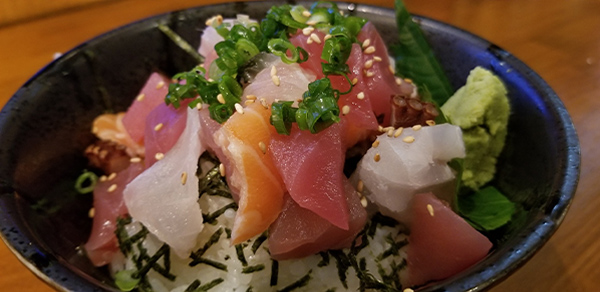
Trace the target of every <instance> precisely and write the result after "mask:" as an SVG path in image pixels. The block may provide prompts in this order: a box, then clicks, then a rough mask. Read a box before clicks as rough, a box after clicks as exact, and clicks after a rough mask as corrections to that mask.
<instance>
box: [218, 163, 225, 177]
mask: <svg viewBox="0 0 600 292" xmlns="http://www.w3.org/2000/svg"><path fill="white" fill-rule="evenodd" d="M219 173H220V174H221V176H225V165H223V163H221V164H219Z"/></svg>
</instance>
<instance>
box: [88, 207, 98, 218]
mask: <svg viewBox="0 0 600 292" xmlns="http://www.w3.org/2000/svg"><path fill="white" fill-rule="evenodd" d="M94 216H96V209H94V208H93V207H92V208H90V210H89V211H88V217H90V218H94Z"/></svg>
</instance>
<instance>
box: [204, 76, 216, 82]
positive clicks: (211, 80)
mask: <svg viewBox="0 0 600 292" xmlns="http://www.w3.org/2000/svg"><path fill="white" fill-rule="evenodd" d="M206 81H208V82H214V81H215V80H214V79H212V78H210V77H209V78H208V79H206Z"/></svg>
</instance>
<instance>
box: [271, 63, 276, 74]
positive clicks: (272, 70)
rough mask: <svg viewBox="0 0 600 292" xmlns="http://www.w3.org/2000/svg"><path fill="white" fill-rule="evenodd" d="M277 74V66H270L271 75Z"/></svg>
mask: <svg viewBox="0 0 600 292" xmlns="http://www.w3.org/2000/svg"><path fill="white" fill-rule="evenodd" d="M275 75H277V68H275V66H274V65H273V66H271V76H275Z"/></svg>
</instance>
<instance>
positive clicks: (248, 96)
mask: <svg viewBox="0 0 600 292" xmlns="http://www.w3.org/2000/svg"><path fill="white" fill-rule="evenodd" d="M246 99H249V100H256V95H254V94H249V95H246Z"/></svg>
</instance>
